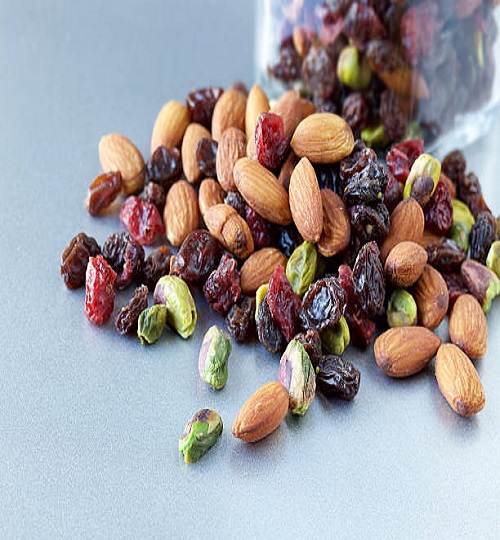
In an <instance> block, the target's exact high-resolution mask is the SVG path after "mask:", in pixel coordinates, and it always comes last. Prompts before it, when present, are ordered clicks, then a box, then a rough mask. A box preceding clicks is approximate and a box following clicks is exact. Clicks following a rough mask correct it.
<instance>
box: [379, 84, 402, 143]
mask: <svg viewBox="0 0 500 540" xmlns="http://www.w3.org/2000/svg"><path fill="white" fill-rule="evenodd" d="M380 119H381V120H382V123H383V125H384V131H385V133H386V135H387V136H388V137H389V139H390V140H391V141H397V140H399V139H402V138H403V137H404V135H405V133H406V125H407V114H406V111H405V109H404V107H403V103H402V100H401V98H400V97H399V96H398V95H397V94H396V93H395V92H392V91H390V90H384V92H382V95H381V96H380Z"/></svg>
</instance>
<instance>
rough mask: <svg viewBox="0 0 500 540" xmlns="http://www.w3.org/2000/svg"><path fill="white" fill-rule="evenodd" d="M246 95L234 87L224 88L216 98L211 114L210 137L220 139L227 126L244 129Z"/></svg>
mask: <svg viewBox="0 0 500 540" xmlns="http://www.w3.org/2000/svg"><path fill="white" fill-rule="evenodd" d="M246 107H247V97H246V96H245V94H242V93H241V92H240V91H239V90H236V89H235V88H230V89H229V90H226V91H225V92H224V93H223V94H222V96H221V97H220V98H219V99H218V101H217V103H216V104H215V107H214V113H213V116H212V139H215V140H216V141H220V138H221V137H222V134H223V133H224V131H226V129H227V128H230V127H236V128H238V129H241V131H243V132H244V131H245V114H246Z"/></svg>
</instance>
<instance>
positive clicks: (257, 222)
mask: <svg viewBox="0 0 500 540" xmlns="http://www.w3.org/2000/svg"><path fill="white" fill-rule="evenodd" d="M245 219H246V222H247V223H248V226H249V227H250V232H251V233H252V237H253V242H254V245H255V249H258V248H262V247H266V246H271V245H272V244H273V240H274V238H273V233H274V228H273V225H272V224H271V223H270V222H269V221H267V219H265V218H263V217H262V216H259V214H257V212H256V211H255V210H253V208H251V207H250V206H247V207H246V209H245Z"/></svg>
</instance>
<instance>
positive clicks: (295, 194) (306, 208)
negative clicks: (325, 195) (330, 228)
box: [288, 157, 323, 244]
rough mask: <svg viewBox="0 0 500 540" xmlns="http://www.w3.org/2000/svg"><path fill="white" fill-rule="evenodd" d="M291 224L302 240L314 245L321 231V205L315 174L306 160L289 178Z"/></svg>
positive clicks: (300, 162) (302, 160) (300, 163)
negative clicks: (292, 223)
mask: <svg viewBox="0 0 500 540" xmlns="http://www.w3.org/2000/svg"><path fill="white" fill-rule="evenodd" d="M288 197H289V200H290V211H291V212H292V218H293V222H294V223H295V226H296V227H297V230H298V231H299V233H300V235H301V236H302V238H303V239H304V240H307V241H308V242H311V243H313V244H315V243H316V242H317V241H318V240H319V238H320V236H321V232H322V230H323V203H322V201H321V193H320V190H319V184H318V179H317V178H316V172H315V171H314V167H313V166H312V165H311V162H310V161H309V160H308V159H307V158H305V157H304V158H302V159H301V160H300V161H299V162H298V163H297V166H296V167H295V169H294V170H293V173H292V176H291V177H290V186H289V188H288Z"/></svg>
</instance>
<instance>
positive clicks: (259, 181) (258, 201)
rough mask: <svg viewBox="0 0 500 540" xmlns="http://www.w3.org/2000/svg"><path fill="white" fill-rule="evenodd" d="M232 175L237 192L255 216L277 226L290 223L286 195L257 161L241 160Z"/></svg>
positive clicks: (275, 179) (270, 174) (274, 177)
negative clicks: (255, 213) (257, 215)
mask: <svg viewBox="0 0 500 540" xmlns="http://www.w3.org/2000/svg"><path fill="white" fill-rule="evenodd" d="M233 173H234V182H235V184H236V187H237V188H238V191H239V192H240V193H241V195H242V197H243V198H244V199H245V201H246V202H247V203H248V204H249V205H250V206H251V207H252V208H253V209H254V210H255V211H256V212H257V214H259V215H260V216H262V217H263V218H265V219H267V220H268V221H270V222H271V223H277V224H278V225H289V224H290V223H291V222H292V214H291V212H290V205H289V201H288V193H287V192H286V191H285V189H284V188H283V186H281V185H280V183H279V182H278V180H277V178H276V176H274V174H273V173H272V172H271V171H268V170H267V169H266V168H265V167H263V166H262V165H261V164H260V163H259V162H258V161H254V160H252V159H250V158H242V159H240V160H238V162H237V163H236V165H235V166H234V171H233Z"/></svg>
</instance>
